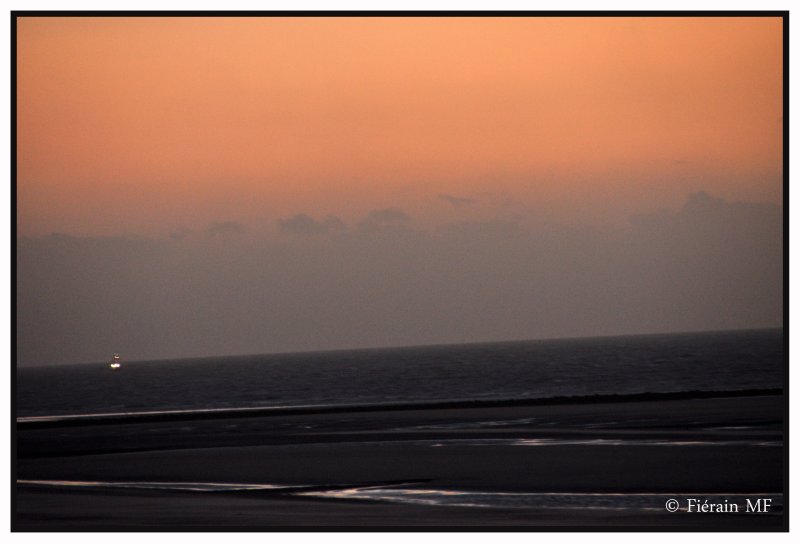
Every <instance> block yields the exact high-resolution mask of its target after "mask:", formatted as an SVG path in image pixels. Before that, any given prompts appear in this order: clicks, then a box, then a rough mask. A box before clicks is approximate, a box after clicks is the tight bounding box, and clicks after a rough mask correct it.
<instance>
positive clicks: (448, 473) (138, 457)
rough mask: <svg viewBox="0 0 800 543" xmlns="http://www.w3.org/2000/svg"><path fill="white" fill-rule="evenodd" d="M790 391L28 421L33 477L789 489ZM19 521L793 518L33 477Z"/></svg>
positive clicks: (748, 524)
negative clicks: (39, 424)
mask: <svg viewBox="0 0 800 543" xmlns="http://www.w3.org/2000/svg"><path fill="white" fill-rule="evenodd" d="M782 406H783V398H782V396H778V395H772V396H757V397H746V398H713V399H708V398H705V399H695V400H691V399H680V400H670V401H642V402H607V403H599V404H588V403H581V404H561V405H532V406H511V407H476V408H454V409H419V410H404V411H379V412H369V411H366V412H351V413H348V412H337V413H322V414H320V413H317V414H313V413H312V414H297V415H281V416H264V417H236V416H231V417H230V418H214V419H213V420H207V419H202V418H198V419H196V420H181V421H159V422H144V423H142V422H140V423H136V424H104V425H85V426H65V427H48V428H40V429H19V428H18V432H17V439H18V460H17V479H18V480H39V481H41V480H67V481H100V482H106V481H117V482H122V481H139V482H142V481H150V482H152V481H160V482H207V483H208V482H217V483H234V482H238V483H248V484H258V483H263V484H272V485H288V486H293V485H294V486H297V485H317V486H323V487H325V486H326V485H364V486H377V485H382V484H387V483H397V482H399V481H409V480H413V481H415V483H413V484H409V485H404V486H403V485H401V486H400V488H413V489H438V490H448V491H469V492H489V493H491V492H506V493H517V492H521V493H525V492H529V493H543V492H563V493H659V494H670V493H675V494H676V495H680V496H686V495H692V494H694V493H697V494H702V493H712V494H717V493H719V494H722V493H730V494H748V493H752V494H754V495H755V494H765V493H770V494H780V493H781V492H782V490H783V447H781V446H779V444H780V442H781V441H782V416H781V413H782ZM15 506H16V518H15V525H14V528H15V529H17V530H81V529H104V530H106V529H112V530H113V529H131V528H133V529H136V528H142V529H144V528H145V527H146V528H147V529H157V528H158V527H164V528H170V529H175V528H181V529H203V530H205V529H212V528H214V527H220V528H222V527H229V528H230V527H237V526H242V527H250V528H252V529H256V528H265V529H270V528H276V527H296V528H303V527H311V526H317V527H320V526H322V527H324V526H330V527H358V526H373V527H375V526H385V527H403V526H407V527H412V526H428V527H430V526H445V527H453V528H457V527H460V526H465V527H466V526H471V527H475V526H487V527H488V526H494V527H501V526H513V527H517V528H520V527H525V526H531V527H547V526H556V527H570V526H575V527H578V526H598V527H599V526H605V527H609V526H611V527H613V526H621V527H622V526H640V527H643V528H648V527H649V528H657V527H667V528H668V527H673V528H675V527H678V528H680V527H685V528H714V529H719V530H740V529H760V530H770V529H781V528H782V527H783V521H784V520H783V515H782V514H780V512H778V514H775V513H774V512H773V514H754V513H738V514H734V513H730V514H700V513H686V512H685V511H678V512H676V513H669V512H667V511H666V510H646V511H645V510H629V511H628V510H624V509H623V510H618V509H616V510H612V509H600V510H597V509H590V508H583V509H574V508H570V509H551V508H530V507H525V508H513V507H464V506H450V505H417V504H409V503H396V502H391V503H389V502H378V501H371V500H370V501H367V500H363V499H339V498H336V499H331V498H312V497H308V496H301V495H298V494H296V493H295V492H288V491H277V492H276V491H269V492H262V491H249V490H248V491H238V492H226V493H220V492H214V493H209V492H186V491H172V490H156V489H148V490H141V489H127V488H111V489H109V488H101V489H98V488H64V487H42V486H32V485H28V484H18V485H17V488H16V500H15Z"/></svg>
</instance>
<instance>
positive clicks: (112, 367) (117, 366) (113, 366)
mask: <svg viewBox="0 0 800 543" xmlns="http://www.w3.org/2000/svg"><path fill="white" fill-rule="evenodd" d="M109 365H110V366H111V369H114V370H115V369H117V368H119V367H120V366H121V365H122V364H116V363H114V364H109Z"/></svg>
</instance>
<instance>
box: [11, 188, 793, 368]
mask: <svg viewBox="0 0 800 543" xmlns="http://www.w3.org/2000/svg"><path fill="white" fill-rule="evenodd" d="M782 217H783V209H782V208H781V206H779V205H774V204H763V203H761V204H759V203H747V202H727V201H725V200H722V199H720V198H716V197H714V196H711V195H708V194H706V193H702V192H700V193H696V194H693V195H691V196H689V197H688V198H687V200H686V204H685V205H684V206H682V207H680V208H678V209H671V210H660V211H654V212H653V213H650V214H645V215H640V216H639V217H638V219H637V218H636V217H633V218H632V220H631V223H630V224H629V225H628V226H626V227H625V228H619V229H616V228H614V229H607V230H605V229H591V230H590V229H581V228H574V227H572V228H570V227H565V226H564V225H561V224H558V223H546V222H542V223H537V226H536V227H535V228H533V227H529V226H526V224H525V223H523V222H519V223H515V222H513V221H509V220H508V219H506V220H490V221H470V222H458V223H454V224H451V225H450V226H448V227H444V228H440V229H437V230H425V229H423V228H421V227H420V228H418V229H412V228H410V227H409V226H410V225H411V224H413V223H410V221H411V220H412V219H411V218H410V217H409V216H408V215H407V214H406V213H405V212H403V211H402V210H400V209H397V208H386V209H378V210H373V211H372V212H371V213H369V214H368V215H367V217H366V218H365V219H364V221H362V224H360V225H359V227H358V228H356V229H351V230H350V231H349V232H343V234H342V235H329V236H319V237H316V238H313V240H314V241H313V242H309V243H299V242H298V243H286V242H284V241H283V240H281V241H275V240H271V239H254V237H247V236H242V238H240V239H238V240H237V241H236V242H235V243H233V242H228V241H227V240H225V239H220V240H217V239H214V238H211V237H206V236H198V238H197V239H192V243H185V242H181V241H179V240H173V239H169V238H164V239H157V240H153V239H146V238H145V239H138V238H123V237H106V238H78V237H71V236H66V235H54V236H48V237H44V238H20V239H19V240H18V243H17V271H18V273H17V284H16V293H17V307H16V311H17V346H18V353H17V363H18V364H20V365H21V366H28V365H34V364H42V363H64V364H67V363H81V362H101V361H103V360H104V359H106V358H107V356H108V353H109V352H115V351H117V352H119V351H121V352H122V353H123V354H124V355H125V356H126V357H127V358H128V359H146V358H151V359H154V358H172V357H188V356H214V355H226V354H236V353H257V352H278V351H293V350H310V349H318V350H325V349H333V348H350V347H359V346H360V347H378V346H386V345H415V344H422V343H450V342H461V341H492V340H501V339H513V338H518V339H522V338H546V337H559V336H561V337H563V336H590V335H617V334H634V333H650V332H670V331H681V330H683V331H687V330H714V329H736V328H756V327H770V326H781V325H782V322H783V321H782V315H783V256H782V255H783V250H782V249H783V229H782V227H783V222H782ZM234 224H235V223H234ZM279 224H280V225H281V229H282V230H283V231H285V232H287V233H297V234H303V233H306V234H315V233H316V234H320V233H324V232H328V231H330V230H331V229H336V228H343V225H342V223H341V221H339V220H338V219H336V218H335V217H328V218H325V219H314V218H312V217H308V216H305V215H303V214H299V215H295V216H294V217H290V218H287V219H284V220H283V221H280V222H279ZM361 228H367V229H373V230H372V231H364V230H361ZM212 230H213V231H217V230H221V231H224V232H227V231H229V230H231V227H230V226H222V227H217V228H214V229H212ZM233 230H237V229H236V228H235V227H234V228H233ZM75 315H80V318H75Z"/></svg>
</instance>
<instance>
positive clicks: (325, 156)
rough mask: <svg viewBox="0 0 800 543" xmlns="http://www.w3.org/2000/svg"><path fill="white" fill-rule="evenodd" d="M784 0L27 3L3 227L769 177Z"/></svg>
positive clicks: (151, 226)
mask: <svg viewBox="0 0 800 543" xmlns="http://www.w3.org/2000/svg"><path fill="white" fill-rule="evenodd" d="M781 25H782V23H781V20H780V19H779V18H735V17H726V18H701V17H697V18H683V19H681V18H364V19H353V18H124V17H123V18H78V17H69V18H22V19H20V20H19V21H18V27H17V31H18V34H17V39H18V42H17V55H18V57H17V61H18V64H17V69H18V73H17V100H18V111H17V112H18V117H17V119H18V120H17V123H18V124H17V159H18V177H17V188H18V201H17V212H18V216H17V217H18V219H17V220H18V233H19V234H21V235H27V236H40V235H47V234H50V233H53V232H59V233H66V234H71V235H82V236H98V235H145V236H153V237H160V236H169V235H170V234H172V233H174V232H177V231H184V230H204V229H206V228H207V227H208V225H209V224H213V223H218V222H224V221H232V222H235V223H237V224H240V225H243V226H244V227H245V228H247V229H248V231H251V232H252V231H256V232H274V231H275V230H276V224H279V223H278V221H280V220H282V219H286V218H288V217H292V216H294V215H296V214H299V213H303V214H307V215H309V216H311V217H315V218H318V219H321V218H322V217H325V216H328V215H335V216H336V217H337V218H340V219H341V220H343V221H344V222H345V223H348V224H351V223H354V222H356V221H358V220H360V219H361V218H363V217H364V216H366V215H367V214H368V213H369V212H370V211H371V210H374V209H385V208H398V209H401V210H403V212H404V213H406V214H407V215H408V216H409V217H411V218H413V220H414V221H415V224H419V225H423V226H436V225H442V224H446V223H448V222H450V221H453V220H456V219H462V220H463V219H496V218H499V217H500V218H505V217H511V216H514V217H531V216H532V217H540V218H542V217H543V218H545V219H547V220H551V221H561V222H566V223H576V224H579V223H585V222H586V223H602V222H604V221H606V222H609V221H610V222H611V223H614V222H615V221H620V220H622V221H624V220H626V219H627V217H628V215H630V214H634V213H640V212H651V211H654V210H657V209H659V208H668V209H677V208H678V207H680V205H682V203H683V201H684V200H685V198H686V196H687V195H688V194H690V193H693V192H695V191H698V190H705V191H708V192H709V193H711V194H714V195H715V196H717V197H722V198H726V199H728V200H731V201H737V200H746V201H758V202H769V203H781V201H782V143H781V141H782V140H781V138H782V127H783V124H782V123H783V111H782V100H783V97H782V62H783V59H782V26H781Z"/></svg>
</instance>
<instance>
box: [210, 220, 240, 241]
mask: <svg viewBox="0 0 800 543" xmlns="http://www.w3.org/2000/svg"><path fill="white" fill-rule="evenodd" d="M243 233H244V228H243V227H242V225H241V224H239V223H238V222H235V221H222V222H214V223H211V224H210V225H208V228H206V236H207V237H209V238H217V237H219V238H228V237H232V236H239V235H241V234H243Z"/></svg>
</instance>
